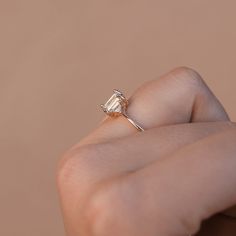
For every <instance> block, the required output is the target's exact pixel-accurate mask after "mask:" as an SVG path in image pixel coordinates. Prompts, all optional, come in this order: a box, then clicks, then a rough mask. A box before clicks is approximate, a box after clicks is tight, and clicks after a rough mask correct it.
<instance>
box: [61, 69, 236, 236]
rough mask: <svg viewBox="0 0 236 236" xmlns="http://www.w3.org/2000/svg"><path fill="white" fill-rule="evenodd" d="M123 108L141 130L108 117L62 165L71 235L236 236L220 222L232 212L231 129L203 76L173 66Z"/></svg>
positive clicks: (235, 180) (232, 222) (235, 179)
mask: <svg viewBox="0 0 236 236" xmlns="http://www.w3.org/2000/svg"><path fill="white" fill-rule="evenodd" d="M129 102H130V105H129V107H128V115H129V116H130V117H132V118H133V119H134V120H136V121H138V123H139V124H141V125H142V126H143V127H144V129H145V132H137V130H136V129H135V128H134V127H133V126H132V125H130V124H129V122H128V121H127V120H126V119H125V118H123V117H118V118H116V119H112V118H109V117H107V118H105V119H104V120H103V121H102V122H101V124H99V126H98V127H97V128H96V129H95V130H94V131H93V132H92V133H90V134H89V135H88V136H87V137H85V138H84V139H83V140H81V141H80V142H79V143H78V144H76V145H75V146H74V147H72V148H71V149H70V150H68V151H67V153H66V154H65V156H64V157H63V158H62V160H61V162H60V163H59V168H58V177H57V180H58V189H59V194H60V199H61V205H62V212H63V217H64V222H65V228H66V231H67V235H69V236H100V235H102V236H106V235H115V236H116V235H123V236H126V235H127V236H128V235H129V236H133V235H135V236H144V235H145V236H146V235H150V236H152V235H153V236H154V235H155V236H156V235H163V236H179V235H189V234H195V235H198V236H210V235H214V236H218V235H219V236H221V235H224V236H225V235H227V236H231V235H232V236H233V235H236V219H233V218H231V217H226V216H223V215H222V214H219V212H222V211H224V210H226V209H228V208H229V207H233V206H234V205H235V204H236V189H235V186H236V171H235V169H236V158H235V153H236V147H235V142H236V125H235V124H234V123H232V122H230V121H229V118H228V116H227V114H226V112H225V110H224V108H223V107H222V105H221V104H220V103H219V101H218V100H217V99H216V97H215V96H214V95H213V94H212V92H211V91H210V90H209V88H208V87H207V86H206V84H205V83H204V81H203V80H202V78H201V77H200V76H199V74H198V73H196V72H195V71H194V70H192V69H189V68H185V67H181V68H177V69H175V70H173V71H171V72H169V73H167V74H165V75H163V76H161V77H160V78H159V79H157V80H153V81H150V82H148V83H146V84H144V85H143V86H141V87H140V88H139V89H138V90H137V91H136V92H135V93H134V95H133V96H131V98H130V99H129ZM227 212H228V214H229V215H234V214H235V209H234V208H231V209H230V211H229V210H228V211H227ZM200 226H201V227H200Z"/></svg>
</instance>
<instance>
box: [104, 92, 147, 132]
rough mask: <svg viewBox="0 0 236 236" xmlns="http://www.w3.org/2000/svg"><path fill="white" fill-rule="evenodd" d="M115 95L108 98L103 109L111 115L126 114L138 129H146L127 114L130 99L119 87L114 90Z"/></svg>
mask: <svg viewBox="0 0 236 236" xmlns="http://www.w3.org/2000/svg"><path fill="white" fill-rule="evenodd" d="M113 92H114V93H113V95H112V96H111V97H110V98H109V99H108V100H107V102H106V103H105V104H102V105H101V107H102V110H103V111H104V112H105V113H106V114H107V115H108V116H111V117H117V116H121V115H122V116H124V117H125V118H126V119H127V120H128V121H129V122H130V123H131V124H132V125H133V126H134V127H135V128H136V129H137V130H138V131H144V129H143V128H142V127H141V126H140V125H139V124H137V123H136V122H135V121H134V120H133V119H131V118H130V117H129V116H128V115H127V112H126V111H127V108H128V104H129V102H128V100H127V99H126V98H125V96H124V95H123V93H122V92H120V91H119V90H117V89H114V90H113Z"/></svg>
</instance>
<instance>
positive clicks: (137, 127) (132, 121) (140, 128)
mask: <svg viewBox="0 0 236 236" xmlns="http://www.w3.org/2000/svg"><path fill="white" fill-rule="evenodd" d="M122 115H123V116H124V117H125V118H126V119H127V120H128V121H129V122H130V123H131V124H132V125H133V126H134V127H135V128H136V129H137V130H138V131H144V129H143V128H142V127H141V126H140V125H138V124H137V123H136V122H135V121H134V120H132V119H131V118H130V117H129V116H128V115H127V114H125V113H123V114H122Z"/></svg>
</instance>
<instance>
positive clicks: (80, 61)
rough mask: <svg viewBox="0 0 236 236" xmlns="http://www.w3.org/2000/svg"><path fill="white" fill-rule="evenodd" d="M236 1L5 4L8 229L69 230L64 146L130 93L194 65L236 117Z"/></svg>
mask: <svg viewBox="0 0 236 236" xmlns="http://www.w3.org/2000/svg"><path fill="white" fill-rule="evenodd" d="M235 9H236V2H235V1H234V0H231V1H229V0H228V1H227V0H226V1H218V0H178V1H177V0H172V1H170V0H142V1H139V0H136V1H134V0H100V1H96V0H93V1H92V0H83V1H75V0H67V1H62V0H57V1H56V0H48V1H47V0H40V1H33V0H20V1H19V0H13V1H9V0H1V1H0V30H1V31H0V32H1V36H0V42H1V43H0V108H1V116H0V131H1V132H0V154H1V165H0V175H1V178H0V186H1V192H0V204H1V206H0V222H1V225H0V235H4V236H42V235H44V236H52V235H57V236H60V235H64V232H63V225H62V220H61V216H60V210H59V204H58V199H57V195H56V188H55V181H54V179H55V178H54V176H55V168H56V163H57V161H58V159H59V157H60V156H61V154H62V153H63V151H64V150H65V149H67V148H68V147H69V146H71V145H72V144H74V143H75V142H77V141H78V140H79V139H80V138H81V137H82V136H83V135H85V134H86V133H87V132H88V131H89V130H91V129H92V128H93V127H94V126H95V125H96V123H97V122H98V121H99V120H100V119H101V117H102V116H103V114H102V112H100V110H99V107H98V106H97V105H98V104H100V103H101V102H103V101H104V99H106V98H107V97H108V96H109V95H110V94H111V91H112V89H113V88H119V89H121V90H123V91H124V92H125V93H126V94H131V92H132V91H133V90H134V89H135V88H136V87H137V86H138V85H139V84H141V83H143V82H144V81H146V80H149V79H153V78H155V77H158V75H160V74H162V73H164V72H166V71H168V70H169V69H171V68H173V67H176V66H179V65H186V66H190V67H193V68H195V69H196V70H198V71H199V72H200V73H201V74H202V75H203V77H204V78H205V80H206V81H207V83H208V84H209V86H210V87H211V88H212V90H213V91H214V92H215V93H216V94H217V96H218V97H219V98H220V100H221V101H222V102H223V104H224V105H225V107H226V109H227V110H228V112H229V114H230V116H231V118H232V119H236V107H235V99H236V96H235V89H236V70H235V67H236V66H235V63H236V47H235V42H236V30H235V22H236V14H235Z"/></svg>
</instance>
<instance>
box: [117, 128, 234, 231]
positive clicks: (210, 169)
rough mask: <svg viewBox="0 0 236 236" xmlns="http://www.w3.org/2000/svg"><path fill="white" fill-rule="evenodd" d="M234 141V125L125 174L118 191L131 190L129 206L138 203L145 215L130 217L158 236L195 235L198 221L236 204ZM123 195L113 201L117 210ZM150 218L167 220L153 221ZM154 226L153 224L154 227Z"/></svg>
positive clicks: (123, 199)
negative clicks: (142, 222) (227, 129)
mask: <svg viewBox="0 0 236 236" xmlns="http://www.w3.org/2000/svg"><path fill="white" fill-rule="evenodd" d="M235 142H236V129H235V128H234V129H231V130H230V131H225V132H222V133H220V134H216V135H213V136H210V137H208V138H205V139H203V140H200V141H198V142H196V143H194V144H192V145H189V146H188V147H186V148H183V149H181V150H180V151H178V152H176V153H175V154H174V155H172V156H171V157H170V158H165V159H163V160H162V161H156V162H155V163H153V164H151V165H149V166H147V167H145V168H144V169H141V170H139V171H137V172H135V173H133V174H130V176H129V177H128V179H127V178H126V179H125V181H123V182H122V187H121V189H122V191H126V190H127V191H128V189H129V192H130V187H131V186H132V194H134V195H133V197H131V196H130V195H129V198H130V197H131V198H132V199H133V200H132V202H130V201H129V204H131V206H129V209H133V208H132V207H134V206H139V207H138V210H139V211H141V212H142V213H143V216H144V218H142V219H136V218H135V217H134V219H132V220H134V221H135V222H136V224H137V221H138V220H139V221H140V220H145V224H146V226H147V227H152V230H153V232H155V230H156V232H158V233H160V232H161V233H162V234H160V235H188V234H194V233H196V231H197V230H198V229H199V226H200V223H201V221H202V220H204V219H206V218H208V217H210V216H212V215H213V214H215V213H217V212H220V211H222V210H224V209H226V208H227V207H230V206H233V205H234V204H235V203H236V188H235V186H236V171H235V170H236V157H235V153H236V145H235ZM125 189H126V190H125ZM134 196H136V198H135V197H134ZM125 197H126V196H124V195H123V198H122V199H121V200H120V202H119V201H118V202H116V203H115V204H116V206H117V209H119V207H122V206H121V205H119V204H124V202H125V200H127V199H125ZM141 199H142V201H141ZM143 199H145V201H143ZM123 209H124V208H123ZM139 216H140V214H139ZM149 216H150V217H149ZM127 217H130V215H129V216H127ZM153 220H155V221H161V222H169V224H168V225H158V224H153ZM140 223H141V222H140ZM149 223H150V224H149ZM153 225H154V226H156V225H158V229H157V228H155V227H153ZM158 230H159V231H158ZM130 235H135V234H130Z"/></svg>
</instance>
